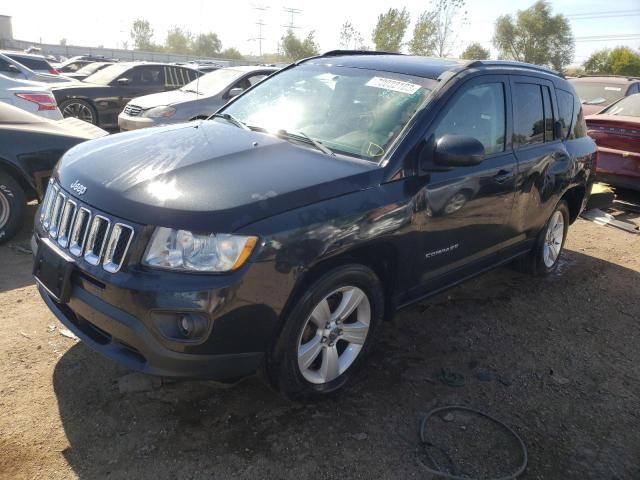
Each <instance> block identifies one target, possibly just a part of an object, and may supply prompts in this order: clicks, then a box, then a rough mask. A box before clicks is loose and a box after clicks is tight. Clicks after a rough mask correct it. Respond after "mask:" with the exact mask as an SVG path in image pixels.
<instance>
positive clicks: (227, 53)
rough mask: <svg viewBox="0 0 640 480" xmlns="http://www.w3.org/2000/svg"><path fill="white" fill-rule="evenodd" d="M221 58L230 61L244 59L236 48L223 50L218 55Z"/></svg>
mask: <svg viewBox="0 0 640 480" xmlns="http://www.w3.org/2000/svg"><path fill="white" fill-rule="evenodd" d="M219 56H220V57H222V58H228V59H230V60H243V59H244V57H243V56H242V54H241V53H240V51H239V50H238V49H236V48H233V47H229V48H225V49H224V50H223V51H222V52H221V53H220V55H219Z"/></svg>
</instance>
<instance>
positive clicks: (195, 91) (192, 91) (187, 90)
mask: <svg viewBox="0 0 640 480" xmlns="http://www.w3.org/2000/svg"><path fill="white" fill-rule="evenodd" d="M180 90H182V91H183V92H187V93H198V91H197V90H193V89H191V88H181V89H180Z"/></svg>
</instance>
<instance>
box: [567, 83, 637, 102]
mask: <svg viewBox="0 0 640 480" xmlns="http://www.w3.org/2000/svg"><path fill="white" fill-rule="evenodd" d="M572 83H573V88H575V89H576V93H577V94H578V97H580V101H581V102H582V103H584V104H586V105H600V106H603V107H606V106H607V105H611V104H612V103H613V102H615V101H616V100H618V99H620V98H622V97H624V94H625V91H626V89H627V87H626V85H620V84H616V83H601V82H572Z"/></svg>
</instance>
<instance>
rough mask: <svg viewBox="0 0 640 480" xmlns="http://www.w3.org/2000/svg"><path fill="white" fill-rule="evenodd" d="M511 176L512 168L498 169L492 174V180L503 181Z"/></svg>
mask: <svg viewBox="0 0 640 480" xmlns="http://www.w3.org/2000/svg"><path fill="white" fill-rule="evenodd" d="M512 176H513V171H512V170H500V171H499V172H498V173H496V174H495V175H494V176H493V181H494V182H496V183H504V182H506V181H507V180H509V179H510V178H511V177H512Z"/></svg>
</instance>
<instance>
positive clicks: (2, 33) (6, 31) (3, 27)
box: [0, 15, 13, 45]
mask: <svg viewBox="0 0 640 480" xmlns="http://www.w3.org/2000/svg"><path fill="white" fill-rule="evenodd" d="M10 40H13V27H12V26H11V17H10V16H9V15H0V45H3V44H4V43H6V42H8V41H10Z"/></svg>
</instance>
